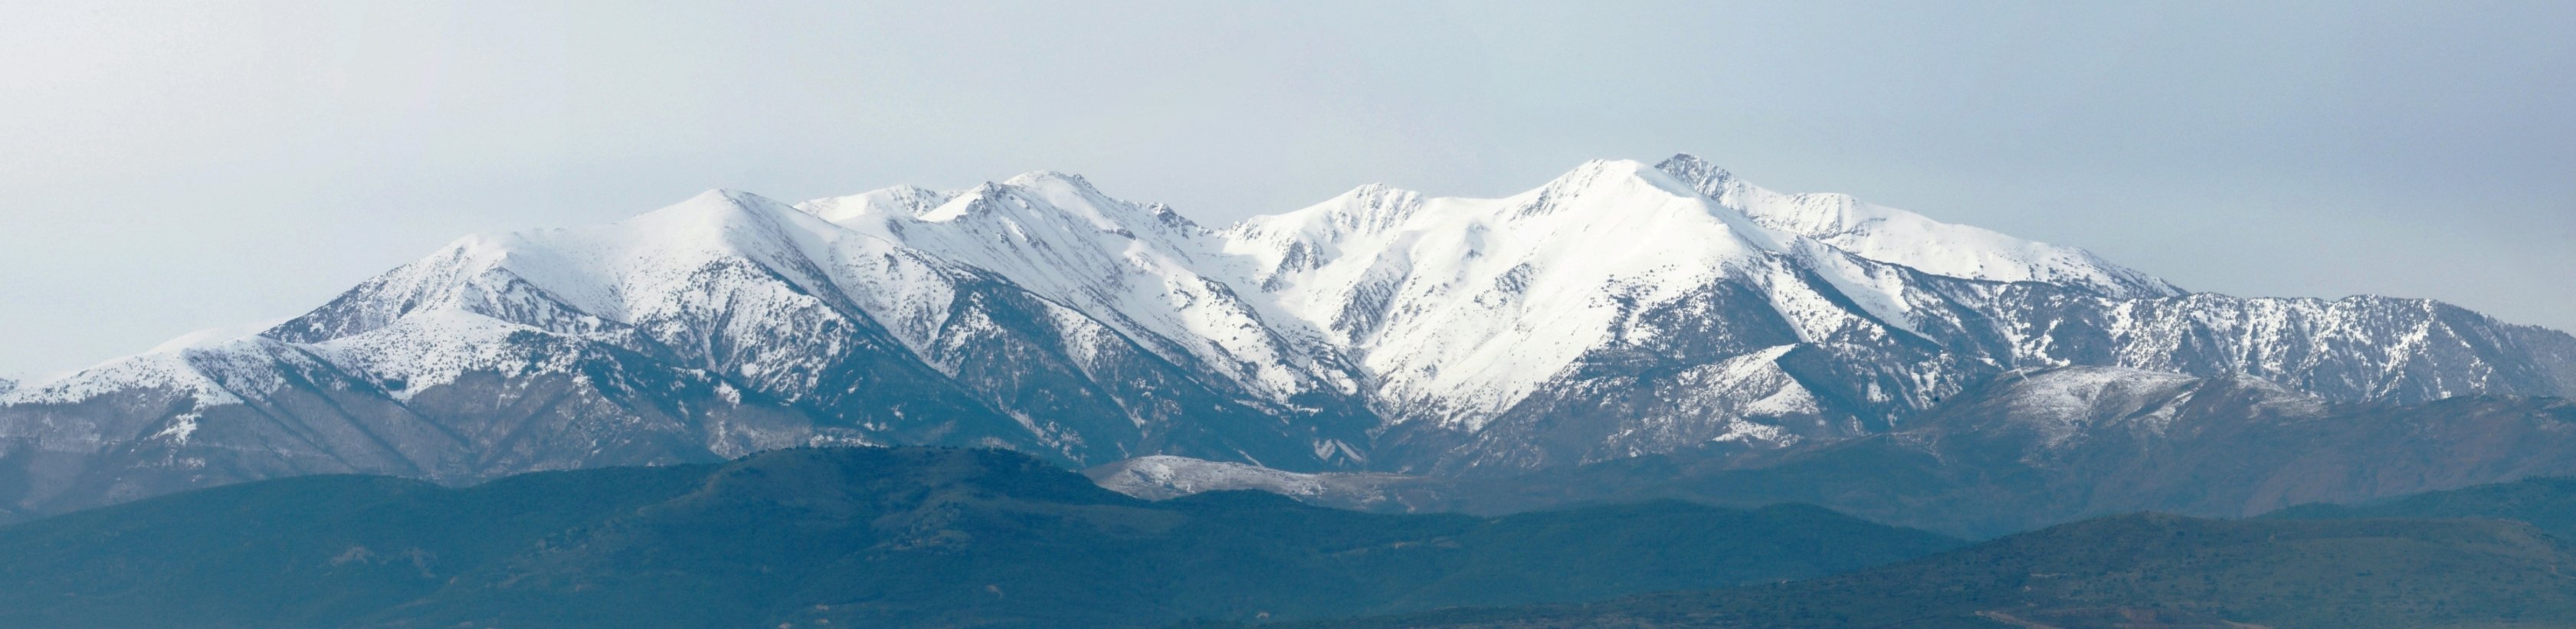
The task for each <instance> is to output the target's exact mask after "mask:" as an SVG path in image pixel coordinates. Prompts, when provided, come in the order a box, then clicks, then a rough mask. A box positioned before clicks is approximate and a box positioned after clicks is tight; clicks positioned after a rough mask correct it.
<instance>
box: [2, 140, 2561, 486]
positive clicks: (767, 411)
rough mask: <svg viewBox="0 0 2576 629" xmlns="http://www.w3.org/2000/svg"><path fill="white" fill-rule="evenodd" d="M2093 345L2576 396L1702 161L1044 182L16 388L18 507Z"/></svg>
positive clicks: (1146, 422) (1662, 384) (1246, 429)
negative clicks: (1493, 188) (1250, 190)
mask: <svg viewBox="0 0 2576 629" xmlns="http://www.w3.org/2000/svg"><path fill="white" fill-rule="evenodd" d="M2061 365H2101V366H2115V367H2127V368H2137V369H2148V370H2155V371H2161V372H2169V373H2177V374H2186V375H2191V376H2198V377H2213V376H2223V375H2229V374H2248V375H2251V376H2254V377H2259V378H2263V379H2267V380H2271V381H2276V382H2281V383H2284V384H2286V385H2289V386H2292V387H2296V388H2298V389H2300V390H2303V391H2306V392H2308V393H2311V394H2314V395H2317V396H2321V397H2322V398H2324V399H2329V400H2339V401H2356V402H2358V401H2395V402H2417V401H2425V400H2432V399H2439V398H2443V397H2449V396H2454V395H2463V394H2472V393H2492V394H2518V395H2555V394H2564V393H2567V392H2569V391H2576V339H2571V338H2570V337H2568V336H2567V335H2565V334H2562V333H2558V332H2553V331H2547V330H2541V329H2537V328H2528V327H2519V326H2512V325H2508V324H2503V323H2499V322H2496V321H2494V320H2492V319H2489V318H2487V317H2484V316H2482V315H2477V314H2475V313H2471V312H2468V311H2465V310H2461V309H2458V308H2455V307H2451V306H2447V305H2443V304H2439V303H2436V302H2430V301H2423V300H2403V299H2386V298H2376V297H2355V298H2347V299H2343V300H2337V301H2323V300H2311V299H2261V298H2235V297H2226V296H2219V295H2209V294H2191V293H2185V292H2183V291H2181V290H2180V289H2178V288H2175V287H2174V286H2172V285H2171V284H2169V283H2166V282H2164V281H2162V280H2158V279H2156V278H2154V277H2151V276H2148V275H2146V274H2143V273H2140V272H2137V271H2134V270H2130V269H2126V268H2123V267H2119V266H2116V265H2113V264H2111V263H2109V262H2106V261H2103V260H2101V259H2100V258H2098V257H2096V256H2093V255H2092V254H2090V253H2086V252H2084V251H2082V250H2080V249H2073V248H2068V247H2060V246H2055V245H2047V244H2043V243H2035V242H2030V241H2025V240H2020V239H2015V238H2012V237H2009V236H2004V235H2001V234H1996V233H1994V232H1990V231H1986V230H1982V229H1978V228H1973V227H1966V226H1959V225H1950V224H1946V223H1940V222H1937V221H1933V220H1931V219H1929V218H1925V217H1922V216H1920V215H1916V214H1912V213H1908V212H1904V211H1901V210H1894V209H1889V208H1882V207H1877V206H1871V205H1867V204H1862V203H1859V202H1857V201H1853V200H1850V199H1849V198H1847V197H1839V196H1834V195H1783V194H1778V193H1773V192H1769V191H1766V190H1762V189H1761V188H1758V187H1754V186H1751V185H1750V184H1746V183H1744V182H1742V181H1740V180H1736V179H1734V178H1733V177H1732V176H1731V175H1729V174H1727V173H1726V172H1725V171H1723V170H1721V169H1717V168H1715V167H1713V166H1709V165H1708V164H1706V163H1704V162H1702V161H1700V160H1698V159H1696V158H1692V157H1689V156H1678V157H1675V158H1673V159H1670V160H1666V161H1664V162H1662V163H1661V164H1660V165H1657V166H1649V165H1647V164H1644V163H1642V162H1634V161H1597V162H1592V163H1588V164H1584V165H1582V166H1581V167H1579V168H1576V169H1575V170H1574V171H1572V172H1569V173H1567V174H1566V175H1564V176H1561V177H1558V178H1557V179H1556V180H1554V181H1551V182H1548V183H1547V184H1545V185H1543V186H1540V187H1538V188H1536V189H1533V190H1530V191H1528V192H1525V193H1522V194H1518V195H1513V196H1510V197H1505V198H1500V199H1464V198H1442V197H1430V196H1426V195H1423V194H1420V193H1415V192H1409V191H1403V190H1397V189H1393V188H1389V187H1385V186H1375V185H1372V186H1363V187H1361V188H1359V189H1356V190H1353V191H1351V192H1349V193H1346V194H1343V195H1341V196H1338V197H1335V198H1333V199H1330V200H1327V201H1325V202H1324V203H1320V204H1317V205H1315V206H1312V207H1308V208H1304V209H1300V210H1296V211H1292V212H1287V213H1284V214H1277V215H1270V216H1261V217H1255V218H1252V219H1249V220H1246V221H1243V222H1241V223H1238V224H1235V225H1231V226H1227V227H1223V228H1208V227H1203V226H1201V225H1199V224H1197V223H1194V222H1192V221H1190V220H1188V219H1186V218H1183V217H1182V216H1181V215H1180V214H1179V213H1177V212H1176V211H1174V210H1172V209H1171V208H1168V207H1163V206H1160V205H1150V204H1140V203H1134V202H1130V201H1125V200H1121V199H1118V198H1115V197H1111V196H1109V195H1107V194H1104V193H1102V192H1101V191H1100V190H1098V189H1097V188H1095V187H1094V186H1093V185H1092V184H1091V183H1090V182H1088V181H1086V180H1084V179H1083V178H1081V177H1078V176H1073V175H1065V174H1058V173H1047V172H1040V173H1030V174H1027V175H1022V176H1019V177H1014V178H1012V179H1010V180H1007V181H1004V182H999V183H987V184H984V185H981V186H977V187H975V188H972V189H968V190H956V191H931V190H925V189H921V188H913V187H897V188H888V189H884V190H878V191H873V192H867V193H863V194H859V195H854V196H848V197H837V198H829V199H820V200H815V201H809V202H806V203H802V204H798V205H795V206H789V205H786V204H781V203H778V202H774V201H770V200H768V199H764V198H760V197H758V196H754V195H750V194H746V193H739V192H724V191H719V192H710V193H708V194H705V195H701V196H699V197H697V198H694V199H690V200H688V201H685V202H682V203H680V204H678V205H674V206H671V207H668V208H664V209H661V210H657V211H654V212H651V213H647V214H644V215H641V216H637V217H635V218H633V219H630V220H627V221H623V222H620V223H616V224H612V225H604V226H596V227H586V228H576V229H558V230H541V231H533V232H523V233H514V234H495V235H481V236H472V237H468V238H465V239H462V240H459V241H457V242H455V243H454V244H451V245H449V246H448V247H446V248H444V249H441V250H440V251H438V252H435V253H433V254H431V255H429V256H428V257H425V258H422V259H420V260H418V261H416V262H413V263H411V264H407V265H404V266H402V267H400V268H397V269H394V270H392V271H389V272H387V273H385V274H384V275H381V276H378V277H376V278H374V279H371V280H368V281H367V282H365V283H363V284H361V285H359V286H358V287H356V288H354V289H352V290H350V291H349V292H348V293H346V294H344V295H342V296H340V297H339V298H337V299H334V300H332V301H331V302H330V303H328V304H325V305H323V306H321V307H319V308H317V309H315V310H313V311H312V312H310V313H307V314H305V315H303V316H300V317H297V318H294V319H292V320H289V321H287V322H285V323H282V324H278V325H276V326H274V327H272V328H269V329H267V330H265V331H264V332H261V333H259V334H257V335H255V336H249V337H235V336H232V335H212V336H210V337H208V338H201V339H189V340H187V341H185V342H178V343H174V344H172V345H169V346H165V347H162V348H158V349H156V350H155V351H152V352H147V353H145V354H142V355H138V356H134V357H129V358H125V359H119V360H116V361H111V362H109V363H106V364H102V365H100V366H98V367H94V368H91V369H89V370H85V371H82V372H79V373H76V374H73V375H70V376H67V377H63V378H58V379H54V380H52V381H48V382H35V383H27V384H25V385H22V386H19V387H17V388H16V389H15V390H7V391H0V468H7V469H10V470H13V472H12V473H18V474H22V475H23V476H22V477H24V478H28V479H31V480H30V481H29V482H28V483H26V484H25V488H24V489H20V490H12V491H15V493H13V494H11V495H9V496H8V498H9V502H10V503H11V504H13V505H15V506H16V508H18V509H20V510H24V511H28V512H49V511H54V510H60V509H63V508H70V507H77V506H82V505H87V504H96V503H99V502H104V501H113V500H118V499H123V498H128V497H133V496H139V495H148V494H151V493H159V492H162V491H169V490H172V489H177V488H183V487H190V486H199V485H206V484H215V483H221V482H230V481H235V480H242V479H249V478H260V477H266V476H275V475H280V474H292V473H311V472H341V471H360V472H386V473H396V474H405V475H412V476H421V477H428V478H434V479H441V480H469V479H474V478H482V477H488V476H491V475H496V474H503V473H509V472H515V471H524V470H528V469H545V468H555V467H578V466H591V465H612V464H638V463H658V462H668V461H680V460H706V459H713V458H720V457H726V456H732V455H735V454H739V453H742V452H747V451H751V450H757V449H763V448H773V447H781V446H787V445H797V444H815V443H877V444H950V445H990V446H1001V447H1010V448H1014V449H1020V450H1024V451H1029V452H1034V453H1039V454H1042V455H1045V456H1050V457H1054V458H1057V459H1059V460H1062V461H1065V462H1067V463H1071V464H1083V465H1090V464H1098V463H1104V462H1109V461H1115V460H1120V459H1127V458H1131V457H1137V456H1144V455H1155V454H1171V455H1185V456H1190V457H1196V458H1200V459H1209V460H1217V461H1233V462H1242V463H1249V464H1255V465H1260V466H1266V467H1271V468H1278V469H1283V470H1293V471H1306V472H1313V471H1324V470H1358V469H1367V470H1387V471H1411V472H1426V473H1439V474H1482V473H1503V472H1510V471H1515V470H1525V469H1531V468H1544V467H1551V466H1560V465H1567V464H1574V463H1583V462H1591V461H1601V460H1608V459H1616V458H1621V457H1628V456H1635V455H1639V454H1649V453H1657V452H1668V451H1672V450H1675V449H1677V448H1684V447H1692V446H1698V445H1701V444H1711V443H1715V444H1719V445H1721V446H1722V447H1729V448H1742V449H1746V450H1749V451H1758V450H1765V449H1771V448H1778V447H1783V446H1788V445H1794V444H1799V443H1813V442H1819V441H1834V440H1840V439H1847V438H1851V437H1855V436H1861V435H1868V434H1875V433H1880V432H1885V431H1888V430H1891V429H1896V428H1900V427H1903V426H1905V425H1906V424H1907V423H1908V422H1910V421H1912V418H1913V417H1915V416H1916V415H1917V414H1920V413H1922V412H1924V411H1925V410H1926V409H1930V408H1933V407H1934V406H1935V405H1936V404H1937V403H1938V401H1939V400H1940V399H1942V398H1943V397H1945V396H1951V395H1955V394H1957V393H1958V392H1959V391H1961V390H1962V389H1963V388H1964V387H1966V386H1967V385H1968V384H1969V383H1972V382H1975V381H1979V380H1982V379H1984V378H1987V377H1989V376H1992V375H1993V374H1997V373H2002V372H2004V371H2006V370H2012V369H2019V368H2030V367H2054V366H2061Z"/></svg>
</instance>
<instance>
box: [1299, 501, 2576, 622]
mask: <svg viewBox="0 0 2576 629" xmlns="http://www.w3.org/2000/svg"><path fill="white" fill-rule="evenodd" d="M2228 623H2247V624H2252V625H2261V626H2272V627H2432V626H2489V627H2492V626H2535V627H2537V626H2568V625H2570V624H2576V555H2571V553H2570V552H2569V549H2568V548H2567V547H2565V546H2563V545H2561V544H2560V543H2559V542H2558V541H2557V540H2555V539H2552V538H2550V537H2549V536H2547V535H2544V534H2541V533H2540V532H2539V531H2538V530H2536V529H2533V528H2532V527H2530V526H2528V525H2524V524H2520V523H2513V522H2502V521H2493V520H2348V521H2290V520H2202V519H2195V518H2185V517H2179V516H2169V515H2157V514H2139V515H2125V516H2114V517H2109V518H2101V519H2096V520H2090V521H2085V522H2079V523H2075V524H2068V525H2063V526H2058V527H2053V528H2049V529H2044V530H2040V531H2035V532H2031V533H2025V534H2021V535H2014V536H2010V537H2005V538H2002V539H1998V540H1995V541H1992V542H1987V543H1984V544H1979V545H1976V546H1972V547H1969V548H1964V549H1960V550H1957V551H1952V552H1947V553H1942V554H1939V555H1934V556H1931V557H1925V558H1922V559H1917V560H1914V561H1908V562H1904V563H1899V564H1895V565H1889V566H1882V567H1878V568H1871V569H1867V570H1862V571H1858V572H1854V573H1850V574H1844V575H1837V576H1831V577H1825V578H1821V579H1815V580H1810V581H1802V582H1797V583H1786V584H1778V585H1768V586H1757V587H1748V588H1741V589H1733V590H1722V591H1716V592H1703V593H1684V594H1658V595H1647V596H1638V597H1630V598H1624V599H1618V600H1615V601H1608V602H1601V603H1591V604H1581V605H1560V606H1546V607H1521V608H1506V609H1484V610H1451V611H1441V612H1429V613H1423V614H1418V615H1410V616H1398V617H1385V618H1374V619H1365V620H1359V621H1339V622H1325V623H1317V624H1316V625H1314V626H1329V627H1569V626H1618V627H1980V626H1983V627H2012V626H2019V627H2039V626H2053V627H2120V626H2127V627H2187V626H2204V627H2221V626H2242V625H2229V624H2228Z"/></svg>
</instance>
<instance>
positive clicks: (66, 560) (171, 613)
mask: <svg viewBox="0 0 2576 629" xmlns="http://www.w3.org/2000/svg"><path fill="white" fill-rule="evenodd" d="M1957 543H1958V542H1956V541H1955V540H1952V539H1949V538H1945V537H1941V536H1939V535H1934V534H1929V533H1924V532H1921V531H1915V530H1910V529H1899V528H1893V527H1887V526H1881V525H1876V524H1871V523H1868V522H1864V521H1860V520H1856V519H1852V518H1849V517H1844V516H1841V515H1838V514H1835V513H1832V512H1830V511H1825V510H1822V509H1818V508H1813V507H1802V506H1778V507H1770V508H1764V509H1759V510H1751V511H1743V510H1731V509H1722V508H1715V507H1706V506H1699V505H1691V504H1685V503H1676V502H1662V503H1649V504H1637V505H1627V506H1616V507H1601V508H1591V509H1581V510H1573V511H1561V512H1546V513H1529V514H1522V515H1516V516H1510V517H1503V518H1478V517H1471V516H1465V515H1378V514H1365V513H1357V512H1349V511H1337V510H1330V509H1323V508H1317V507H1311V506H1306V505H1301V504H1297V503H1295V502H1292V501H1289V500H1287V499H1285V498H1280V497H1277V496H1273V495H1269V494H1262V493H1252V492H1221V493H1212V494H1205V495H1199V496H1191V497H1187V498H1181V499H1176V500H1171V501H1165V502H1147V501H1143V500H1137V499H1132V498H1128V497H1126V496H1121V495H1118V494H1115V493H1112V492H1109V491H1107V490H1103V489H1100V488H1098V487H1095V486H1093V485H1092V484H1090V483H1089V482H1088V481H1086V480H1085V479H1084V478H1082V477H1081V476H1079V475H1076V474H1073V473H1071V472H1067V471H1063V470H1061V469H1059V468H1056V467H1054V466H1053V465H1052V464H1049V463H1047V462H1044V461H1041V460H1038V459H1034V458H1031V457H1028V456H1025V455H1020V454H1015V453H1010V452H1005V451H996V450H957V449H926V448H907V449H876V448H846V449H798V450H786V451H777V452H770V453H765V454H760V455H755V456H751V457H748V458H744V459H741V460H737V461H734V462H731V463H725V464H720V465H718V464H700V465H678V466H668V467H651V468H608V469H596V470H584V471H570V472H547V473H537V474H527V475H521V476H514V477H509V478H505V479H501V480H498V481H494V482H491V483H487V484H483V485H479V486H475V487H470V488H464V489H447V488H441V487H439V486H436V485H432V484H429V483H424V482H419V481H411V480H402V479H395V478H387V477H375V476H312V477H301V478H292V479H281V480H272V481H261V482H254V483H246V484H241V485H235V486H230V487H223V488H216V489H209V490H201V491H195V492H187V493H182V494H177V495H172V496H167V497H162V498H155V499H149V500H143V501H138V502H133V503H129V504H125V505H119V506H115V507H109V508H103V509H97V510H91V511H84V512H80V513H75V514H70V515H65V516H59V517H54V518H49V519H44V520H39V521H35V522H30V523H24V524H19V525H14V526H10V527H6V528H0V626H22V627H36V626H43V627H78V626H98V627H131V626H202V627H302V626H378V627H452V626H508V627H532V626H533V627H547V626H626V627H635V626H688V627H715V626H726V627H744V626H761V627H770V626H780V625H782V624H784V625H793V626H808V625H813V624H817V623H822V622H823V621H829V624H830V625H831V626H842V627H846V626H859V627H875V626H1046V627H1083V626H1138V625H1149V626H1150V625H1158V624H1166V623H1172V622H1179V621H1184V620H1189V619H1216V620H1257V619H1262V618H1271V619H1297V618H1316V617H1324V616H1333V615H1347V614H1356V613H1367V612H1389V611H1401V610H1413V609H1429V608H1437V607H1448V606H1459V605H1511V604H1526V603H1532V602H1544V601H1580V600H1597V599H1602V598H1607V597H1611V596H1617V595H1624V594H1633V593H1640V592H1652V591H1672V590H1686V589H1708V588H1714V587H1726V586H1733V585H1742V584H1749V583H1766V582H1778V581H1783V580H1789V579H1799V578H1809V577H1816V576H1822V575H1825V574H1831V573H1836V572H1842V571H1848V570H1852V569H1857V568H1861V567H1864V566H1869V565H1874V564H1883V563H1887V562H1892V561H1898V560H1903V559H1907V558H1912V557H1917V556H1922V555H1925V554H1928V553H1931V552H1935V551H1938V550H1941V549H1944V548H1949V547H1952V546H1955V545H1956V544H1957Z"/></svg>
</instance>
